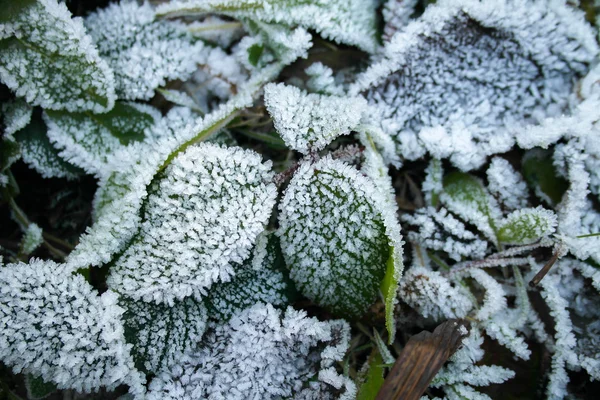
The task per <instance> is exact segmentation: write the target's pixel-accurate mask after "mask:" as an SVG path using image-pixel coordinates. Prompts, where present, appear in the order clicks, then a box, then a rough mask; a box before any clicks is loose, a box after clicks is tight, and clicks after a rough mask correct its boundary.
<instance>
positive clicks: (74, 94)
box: [0, 0, 116, 112]
mask: <svg viewBox="0 0 600 400" xmlns="http://www.w3.org/2000/svg"><path fill="white" fill-rule="evenodd" d="M8 2H9V3H10V1H8ZM5 3H7V1H3V2H2V8H3V9H4V7H5ZM19 3H20V5H21V4H26V5H24V6H23V7H19V8H18V10H16V11H15V9H14V8H13V9H12V10H11V12H13V16H12V17H11V18H9V19H8V21H4V20H3V21H0V80H2V82H4V83H5V84H6V85H7V86H8V87H9V88H11V89H12V90H14V91H15V92H16V94H17V96H19V97H23V98H25V99H26V100H27V102H28V103H30V104H32V105H39V106H42V107H44V108H46V109H51V110H63V109H64V110H68V111H85V110H90V111H93V112H104V111H107V110H110V109H111V108H112V107H113V104H114V101H115V100H116V96H115V88H114V85H115V83H114V76H113V73H112V71H111V70H110V68H109V67H108V65H107V64H106V61H104V60H103V59H101V58H100V57H99V55H98V51H97V49H96V47H95V46H94V44H93V43H92V40H91V38H90V37H89V36H88V35H87V34H86V31H85V28H84V27H83V23H82V21H81V19H79V18H71V13H70V12H69V10H68V9H67V6H66V5H64V4H63V3H59V2H57V0H37V1H27V2H19ZM33 77H35V78H33Z"/></svg>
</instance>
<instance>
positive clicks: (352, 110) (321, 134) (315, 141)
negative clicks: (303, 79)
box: [265, 83, 366, 154]
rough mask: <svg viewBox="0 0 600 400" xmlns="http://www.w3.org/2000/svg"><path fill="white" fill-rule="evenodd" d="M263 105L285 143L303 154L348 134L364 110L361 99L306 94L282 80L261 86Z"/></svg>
mask: <svg viewBox="0 0 600 400" xmlns="http://www.w3.org/2000/svg"><path fill="white" fill-rule="evenodd" d="M265 105H266V107H267V110H268V111H269V114H271V117H272V118H273V123H274V125H275V129H277V132H278V133H279V134H280V135H281V137H282V138H283V140H284V141H285V143H286V144H287V145H288V146H289V147H291V148H292V149H294V150H297V151H299V152H301V153H303V154H308V153H310V152H315V151H318V150H322V149H323V148H324V147H325V146H327V145H328V144H329V143H331V142H332V141H333V140H334V139H335V138H336V137H338V136H339V135H347V134H349V133H350V131H351V130H352V129H353V128H355V127H356V126H357V125H358V123H359V122H360V119H361V116H362V114H363V112H364V111H366V102H365V101H364V100H363V99H362V98H346V97H337V96H324V95H319V94H314V93H311V94H308V93H306V92H304V91H303V90H301V89H299V88H297V87H295V86H288V85H284V84H283V83H280V84H269V85H267V86H265Z"/></svg>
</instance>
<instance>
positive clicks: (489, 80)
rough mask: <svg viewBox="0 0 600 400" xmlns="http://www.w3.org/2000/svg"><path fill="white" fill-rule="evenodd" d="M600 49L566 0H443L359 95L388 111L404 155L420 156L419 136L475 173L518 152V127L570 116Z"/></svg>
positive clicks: (398, 41) (401, 39)
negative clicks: (576, 85) (492, 158)
mask: <svg viewBox="0 0 600 400" xmlns="http://www.w3.org/2000/svg"><path fill="white" fill-rule="evenodd" d="M597 53H598V46H597V44H596V41H595V38H594V33H593V31H592V29H591V28H590V27H589V26H588V25H587V24H586V22H585V21H584V17H583V13H580V12H578V11H575V10H574V8H572V7H571V6H568V5H565V4H564V3H563V2H560V1H551V2H546V1H534V0H532V1H530V0H490V1H485V2H480V1H476V0H445V1H438V2H437V3H436V4H435V5H432V6H431V7H428V8H427V10H426V11H425V13H424V14H423V15H422V16H421V17H420V18H419V19H418V20H416V21H413V22H411V23H409V24H408V25H407V26H406V28H405V29H404V30H403V31H401V32H399V33H397V34H396V35H395V36H394V37H393V38H392V39H391V41H390V42H389V43H388V44H387V45H386V47H385V49H384V50H383V55H382V56H381V57H380V58H378V59H377V60H376V62H375V63H374V64H373V65H372V66H371V67H370V68H369V69H368V70H367V71H366V72H365V73H363V74H362V75H360V76H359V77H358V79H357V82H356V83H355V84H354V85H352V86H351V88H350V94H354V95H356V94H358V93H360V92H366V96H367V98H368V100H369V102H370V103H371V104H375V105H377V106H378V107H379V110H380V116H381V118H382V126H383V127H384V129H385V130H386V131H388V132H389V133H390V134H391V135H393V136H394V137H395V139H396V141H397V142H398V146H399V151H400V152H401V153H402V155H403V156H404V157H406V158H408V159H415V158H418V157H419V156H420V155H419V153H418V152H414V151H412V152H411V151H409V150H410V148H411V147H413V146H408V147H407V144H406V143H405V142H407V141H408V142H415V141H416V144H417V146H418V147H420V148H421V149H427V150H430V151H434V152H435V151H438V152H442V153H440V154H439V155H440V156H444V157H450V159H451V161H452V162H453V163H454V164H455V165H457V166H458V167H459V168H461V169H463V170H467V169H472V168H476V167H479V166H481V165H482V164H483V162H484V161H485V157H486V156H488V155H491V154H495V153H499V152H504V151H507V150H509V149H510V148H511V147H512V146H513V144H514V133H513V132H512V131H511V130H510V129H509V128H510V127H511V126H519V127H520V126H523V125H528V124H532V123H535V120H540V119H543V118H544V117H546V116H551V115H556V114H557V113H561V111H563V110H564V109H565V108H566V106H567V99H568V96H569V94H570V92H571V89H572V81H573V78H575V77H577V76H581V75H583V74H584V73H585V72H586V69H587V64H589V63H590V62H591V61H592V60H593V59H594V57H595V56H596V55H597ZM431 129H434V131H431ZM436 140H439V141H441V142H443V143H446V144H447V145H450V147H446V145H439V142H437V141H436Z"/></svg>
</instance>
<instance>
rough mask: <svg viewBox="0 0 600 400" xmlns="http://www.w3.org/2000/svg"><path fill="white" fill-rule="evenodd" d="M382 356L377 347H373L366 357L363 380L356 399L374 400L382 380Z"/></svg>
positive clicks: (383, 372) (383, 371) (383, 369)
mask: <svg viewBox="0 0 600 400" xmlns="http://www.w3.org/2000/svg"><path fill="white" fill-rule="evenodd" d="M383 364H384V363H383V358H382V357H381V354H380V353H379V352H378V351H377V349H376V348H375V349H373V351H372V352H371V355H370V356H369V358H368V359H367V364H366V365H365V367H364V368H366V372H365V376H364V382H363V383H362V384H361V385H360V387H359V388H358V395H357V396H356V400H375V398H376V397H377V394H378V393H379V390H380V389H381V386H382V385H383V382H384V378H383V376H384V374H385V367H384V366H383Z"/></svg>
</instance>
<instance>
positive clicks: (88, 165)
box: [44, 101, 161, 175]
mask: <svg viewBox="0 0 600 400" xmlns="http://www.w3.org/2000/svg"><path fill="white" fill-rule="evenodd" d="M160 118H161V116H160V112H159V111H158V110H156V109H155V108H153V107H150V106H148V105H144V104H136V103H124V102H120V101H118V102H116V103H115V106H114V107H113V109H112V110H110V111H109V112H106V113H104V114H93V113H91V112H81V113H69V112H66V111H50V110H48V111H46V112H45V115H44V120H45V121H46V125H47V126H48V138H49V139H50V141H51V142H52V143H53V145H54V147H56V148H57V149H59V150H60V153H59V154H60V156H61V157H62V158H64V159H65V160H68V161H69V162H70V163H72V164H74V165H77V166H78V167H80V168H82V169H83V170H85V171H86V172H88V173H90V174H95V175H100V174H101V173H102V172H103V171H104V170H105V169H106V163H107V160H108V158H109V157H110V156H111V155H112V154H114V153H115V152H116V151H117V150H118V149H120V148H122V147H124V146H126V145H128V144H130V143H132V142H135V141H137V142H141V141H142V140H144V138H145V136H146V135H147V134H151V132H148V130H149V129H150V128H151V127H152V126H153V125H154V124H155V123H156V121H158V120H159V119H160Z"/></svg>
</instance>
